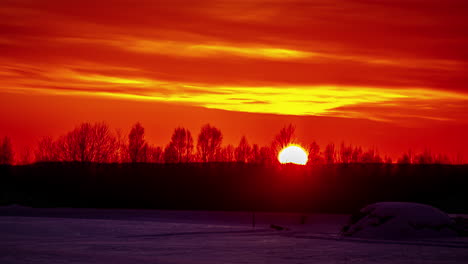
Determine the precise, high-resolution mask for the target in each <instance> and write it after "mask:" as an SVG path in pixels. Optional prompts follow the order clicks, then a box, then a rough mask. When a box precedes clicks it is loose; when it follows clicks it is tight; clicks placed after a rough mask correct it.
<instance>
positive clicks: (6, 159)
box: [0, 137, 15, 164]
mask: <svg viewBox="0 0 468 264" xmlns="http://www.w3.org/2000/svg"><path fill="white" fill-rule="evenodd" d="M14 155H15V154H14V152H13V145H12V144H11V139H10V138H9V137H4V138H3V140H1V139H0V164H13V162H14Z"/></svg>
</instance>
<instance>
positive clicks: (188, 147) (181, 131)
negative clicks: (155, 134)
mask: <svg viewBox="0 0 468 264" xmlns="http://www.w3.org/2000/svg"><path fill="white" fill-rule="evenodd" d="M169 144H171V145H172V146H173V147H174V150H175V152H176V156H177V157H176V162H190V161H191V159H192V152H193V138H192V134H191V133H190V131H189V130H188V129H185V128H181V127H178V128H176V129H175V130H174V133H173V134H172V137H171V142H170V143H169Z"/></svg>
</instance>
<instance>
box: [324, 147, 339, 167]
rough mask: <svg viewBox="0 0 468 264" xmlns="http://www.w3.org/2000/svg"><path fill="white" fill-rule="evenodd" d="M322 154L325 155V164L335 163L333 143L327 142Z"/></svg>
mask: <svg viewBox="0 0 468 264" xmlns="http://www.w3.org/2000/svg"><path fill="white" fill-rule="evenodd" d="M323 155H324V156H325V162H326V163H327V164H333V163H335V161H336V151H335V144H333V143H329V144H328V145H327V146H326V147H325V151H324V153H323Z"/></svg>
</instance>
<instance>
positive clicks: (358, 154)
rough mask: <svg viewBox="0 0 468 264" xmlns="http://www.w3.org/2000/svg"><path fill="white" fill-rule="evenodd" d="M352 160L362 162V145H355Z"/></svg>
mask: <svg viewBox="0 0 468 264" xmlns="http://www.w3.org/2000/svg"><path fill="white" fill-rule="evenodd" d="M351 161H352V162H353V163H361V162H362V148H361V147H354V150H353V154H351Z"/></svg>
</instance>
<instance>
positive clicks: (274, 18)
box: [0, 0, 468, 157]
mask: <svg viewBox="0 0 468 264" xmlns="http://www.w3.org/2000/svg"><path fill="white" fill-rule="evenodd" d="M467 15H468V3H467V2H466V1H464V0H460V1H432V0H424V1H406V0H405V1H365V0H363V1H341V0H335V1H334V0H326V1H325V0H324V1H302V0H298V1H289V0H266V1H264V0H248V1H247V0H237V1H236V0H230V1H214V0H213V1H211V0H204V1H188V0H185V1H182V0H171V1H169V0H165V1H158V0H142V1H123V0H111V1H94V0H93V1H91V0H82V1H59V0H42V1H35V0H12V1H10V0H3V1H2V4H1V6H0V18H1V19H0V33H1V34H0V51H1V54H2V56H0V113H1V115H0V136H4V135H8V136H10V137H11V138H12V139H13V143H14V145H15V146H17V147H18V148H23V147H25V146H27V145H33V144H34V142H35V141H36V140H37V139H38V138H39V137H41V136H44V135H52V136H58V135H60V134H62V133H64V132H66V131H68V130H71V129H73V128H74V126H75V125H77V124H78V123H79V122H82V121H106V122H108V123H109V124H110V125H111V126H112V127H115V128H121V129H122V130H123V132H126V131H128V130H129V128H130V126H131V125H132V124H133V123H135V122H136V121H141V122H142V123H143V125H144V126H145V127H146V129H147V138H148V139H149V140H150V142H151V143H154V144H156V145H165V144H166V143H167V142H168V141H169V138H170V134H171V132H172V130H173V129H174V128H175V127H176V126H184V127H187V128H189V129H190V130H192V133H193V134H197V133H198V131H199V128H200V126H201V125H202V124H204V123H207V122H209V123H211V124H213V125H215V126H217V127H219V128H221V130H222V132H223V134H224V136H225V140H224V142H225V143H232V144H237V143H238V141H239V139H240V137H241V136H242V135H244V134H245V135H247V137H248V139H249V141H250V142H251V143H259V144H261V145H264V144H268V143H269V142H270V141H271V139H272V137H273V136H274V134H275V133H276V132H277V131H278V130H279V129H280V128H281V127H282V126H283V125H286V124H289V123H293V124H295V125H296V126H297V134H298V137H299V140H300V141H302V142H304V143H310V142H311V141H312V140H317V141H318V143H319V144H320V145H322V147H324V145H325V144H327V143H328V142H331V141H334V142H335V143H339V142H341V141H342V140H344V141H345V142H347V143H352V144H359V145H362V146H364V147H377V148H378V149H379V150H380V152H381V153H382V154H385V153H388V154H389V155H391V156H392V157H396V156H397V155H399V154H400V153H401V152H403V151H406V150H407V149H409V148H413V149H415V150H419V151H422V150H423V149H424V148H430V149H432V150H433V151H435V152H444V153H447V154H449V155H451V156H454V155H456V154H457V153H462V154H465V156H466V155H468V152H467V151H466V150H465V149H466V148H467V147H468V140H467V139H466V136H465V135H464V134H465V133H466V131H468V121H467V117H468V111H467V110H468V109H467V105H468V87H467V83H468V82H467V81H468V74H467V73H468V67H467V66H468V52H467V50H468V49H467V48H466V47H467V46H468V30H467V28H468V20H467V19H466V16H467Z"/></svg>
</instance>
